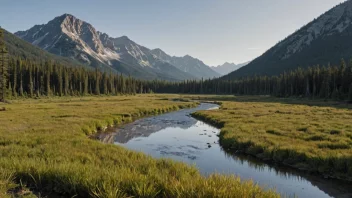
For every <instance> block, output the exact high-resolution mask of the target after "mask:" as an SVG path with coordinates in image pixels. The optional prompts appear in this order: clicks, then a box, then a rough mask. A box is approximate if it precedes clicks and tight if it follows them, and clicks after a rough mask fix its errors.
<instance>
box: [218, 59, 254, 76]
mask: <svg viewBox="0 0 352 198" xmlns="http://www.w3.org/2000/svg"><path fill="white" fill-rule="evenodd" d="M248 63H250V61H248V62H244V63H239V64H235V63H229V62H225V63H224V64H222V65H218V66H212V67H211V68H212V69H213V70H214V71H216V72H218V73H219V74H221V75H226V74H229V73H230V72H233V71H236V70H237V69H239V68H241V67H243V66H245V65H247V64H248Z"/></svg>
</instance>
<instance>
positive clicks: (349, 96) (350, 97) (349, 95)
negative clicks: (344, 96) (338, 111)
mask: <svg viewBox="0 0 352 198" xmlns="http://www.w3.org/2000/svg"><path fill="white" fill-rule="evenodd" d="M348 101H349V102H351V103H352V83H351V85H350V89H349V92H348Z"/></svg>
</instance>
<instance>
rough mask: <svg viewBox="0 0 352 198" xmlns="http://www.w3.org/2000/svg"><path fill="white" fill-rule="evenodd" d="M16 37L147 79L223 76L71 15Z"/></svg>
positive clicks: (198, 63) (67, 55)
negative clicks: (116, 35)
mask: <svg viewBox="0 0 352 198" xmlns="http://www.w3.org/2000/svg"><path fill="white" fill-rule="evenodd" d="M15 35H16V36H18V37H19V38H21V39H23V40H26V41H28V42H30V43H32V44H33V45H36V46H38V47H40V48H42V49H44V50H46V51H48V52H50V53H53V54H56V55H59V56H63V57H68V58H71V59H74V60H77V61H79V62H81V63H83V64H85V65H89V66H91V67H99V68H102V69H103V70H113V71H115V72H122V73H124V74H126V75H132V76H135V77H140V78H144V79H156V78H158V79H163V80H172V81H174V80H185V79H196V78H198V79H200V78H202V77H205V78H211V77H218V76H220V75H219V74H218V73H216V72H215V71H213V70H212V69H211V68H210V67H209V66H207V65H205V64H204V63H203V62H202V61H200V60H198V59H194V58H193V57H192V58H190V57H187V56H185V57H182V58H180V57H174V58H173V59H177V61H172V62H169V61H167V60H165V59H163V58H161V57H158V56H156V55H155V53H154V51H153V50H151V49H149V48H147V47H144V46H142V45H139V44H137V43H136V42H134V41H133V40H131V39H130V38H128V37H127V36H121V37H116V38H113V37H110V36H109V35H108V34H107V33H103V32H100V31H98V30H96V29H95V28H94V27H93V26H92V25H91V24H89V23H87V22H85V21H83V20H80V19H78V18H76V17H75V16H73V15H71V14H63V15H61V16H58V17H55V18H54V19H52V20H50V21H49V22H48V23H46V24H42V25H35V26H33V27H32V28H30V29H28V30H25V31H18V32H15ZM165 54H166V53H165ZM166 55H167V56H170V55H168V54H166ZM170 57H171V56H170ZM172 63H174V64H175V65H174V64H172ZM194 68H195V69H194Z"/></svg>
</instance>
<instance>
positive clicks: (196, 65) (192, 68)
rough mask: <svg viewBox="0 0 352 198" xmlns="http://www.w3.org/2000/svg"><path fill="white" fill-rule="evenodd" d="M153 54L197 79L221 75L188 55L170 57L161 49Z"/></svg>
mask: <svg viewBox="0 0 352 198" xmlns="http://www.w3.org/2000/svg"><path fill="white" fill-rule="evenodd" d="M152 54H153V55H155V56H156V57H157V58H159V59H160V60H162V61H165V62H168V63H170V64H172V65H174V66H176V67H177V68H178V69H180V70H181V71H184V72H186V73H189V74H192V75H193V76H195V77H197V78H199V79H200V78H214V77H219V76H220V74H219V73H217V72H216V71H214V70H213V69H212V68H210V67H209V66H208V65H206V64H204V63H203V62H202V61H201V60H199V59H196V58H193V57H192V56H189V55H186V56H183V57H177V56H170V55H168V54H166V53H165V52H164V51H162V50H161V49H158V48H157V49H153V50H152Z"/></svg>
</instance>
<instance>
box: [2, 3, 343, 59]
mask: <svg viewBox="0 0 352 198" xmlns="http://www.w3.org/2000/svg"><path fill="white" fill-rule="evenodd" d="M0 1H1V6H0V25H1V26H2V27H3V28H5V29H7V30H8V31H10V32H15V31H18V30H26V29H28V28H30V27H32V26H33V25H35V24H43V23H47V22H48V21H49V20H51V19H53V18H54V17H56V16H59V15H62V14H64V13H69V14H73V15H74V16H76V17H78V18H80V19H82V20H84V21H87V22H89V23H91V24H92V25H93V26H94V27H95V28H96V29H97V30H99V31H101V32H105V33H107V34H109V35H110V36H112V37H118V36H122V35H127V36H128V37H129V38H130V39H132V40H134V41H135V42H137V43H139V44H141V45H144V46H146V47H148V48H161V49H162V50H164V51H165V52H166V53H168V54H170V55H176V56H184V55H186V54H189V55H191V56H193V57H196V58H199V59H201V60H203V61H204V62H205V63H206V64H208V65H218V64H222V63H224V62H226V61H227V62H235V63H241V62H245V61H249V60H252V59H254V58H255V57H257V56H259V55H261V54H262V53H264V52H265V51H266V50H267V49H269V48H270V47H271V46H273V45H274V44H276V43H277V42H278V41H280V40H282V39H284V38H285V37H286V36H288V35H289V34H291V33H293V32H294V31H295V30H297V29H299V28H300V27H301V26H303V25H305V24H307V23H308V22H310V21H311V20H312V19H314V18H316V17H318V16H319V15H320V14H322V13H324V12H325V11H327V10H329V9H330V8H332V7H333V6H335V5H337V4H339V3H341V2H343V1H344V0H99V1H97V0H60V1H51V0H48V1H46V0H23V1H21V0H0Z"/></svg>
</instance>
